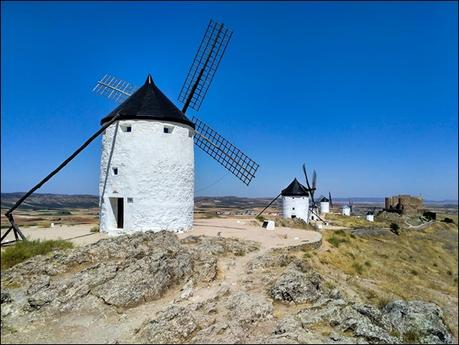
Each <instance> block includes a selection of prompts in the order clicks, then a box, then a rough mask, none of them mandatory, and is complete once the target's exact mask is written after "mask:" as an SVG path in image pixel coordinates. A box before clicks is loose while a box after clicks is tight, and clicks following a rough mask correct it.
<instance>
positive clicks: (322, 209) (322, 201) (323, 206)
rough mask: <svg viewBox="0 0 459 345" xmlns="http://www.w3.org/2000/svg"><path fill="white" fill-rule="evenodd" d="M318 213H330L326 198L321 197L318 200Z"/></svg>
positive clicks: (328, 201)
mask: <svg viewBox="0 0 459 345" xmlns="http://www.w3.org/2000/svg"><path fill="white" fill-rule="evenodd" d="M319 202H320V213H322V214H325V213H330V200H328V199H327V198H326V197H322V198H321V199H320V200H319Z"/></svg>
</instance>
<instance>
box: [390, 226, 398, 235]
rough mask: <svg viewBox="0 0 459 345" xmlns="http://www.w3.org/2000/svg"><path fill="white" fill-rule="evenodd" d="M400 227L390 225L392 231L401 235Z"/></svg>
mask: <svg viewBox="0 0 459 345" xmlns="http://www.w3.org/2000/svg"><path fill="white" fill-rule="evenodd" d="M399 230H400V226H399V225H398V224H397V223H390V231H392V232H393V233H394V234H396V235H399V234H400V232H399Z"/></svg>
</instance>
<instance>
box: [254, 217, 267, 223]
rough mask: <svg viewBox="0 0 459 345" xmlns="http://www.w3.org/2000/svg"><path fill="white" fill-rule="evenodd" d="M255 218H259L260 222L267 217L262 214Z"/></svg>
mask: <svg viewBox="0 0 459 345" xmlns="http://www.w3.org/2000/svg"><path fill="white" fill-rule="evenodd" d="M255 219H256V220H258V221H259V222H264V221H265V217H263V216H262V215H259V216H256V217H255Z"/></svg>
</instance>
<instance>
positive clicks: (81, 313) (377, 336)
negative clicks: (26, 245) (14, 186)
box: [1, 232, 452, 344]
mask: <svg viewBox="0 0 459 345" xmlns="http://www.w3.org/2000/svg"><path fill="white" fill-rule="evenodd" d="M257 248H258V246H257V245H256V243H253V242H248V241H241V240H234V239H228V238H206V237H188V238H186V239H184V240H181V241H180V240H178V238H177V236H176V235H175V234H172V233H169V232H160V233H143V234H135V235H131V236H124V237H119V238H112V239H107V240H102V241H99V242H98V243H95V244H93V245H89V246H86V247H81V248H75V249H70V250H67V251H58V252H54V253H52V255H50V256H40V257H35V258H32V259H30V260H28V261H26V262H24V263H22V264H19V265H17V266H15V267H13V268H12V269H10V270H7V271H5V272H2V294H1V303H2V308H1V313H2V322H1V325H2V341H4V337H3V336H5V335H6V336H7V337H6V339H7V340H6V341H4V342H13V341H14V342H26V343H27V342H30V341H31V340H33V341H38V340H39V339H44V340H46V341H51V342H52V341H55V342H62V341H63V340H66V341H67V340H68V339H67V338H66V337H67V333H66V332H68V331H69V330H76V331H75V332H77V333H76V335H75V336H74V337H73V338H72V340H75V339H78V336H81V335H82V332H87V329H88V325H91V327H92V328H91V332H94V333H97V332H100V331H101V330H103V329H107V328H109V329H110V331H109V332H107V334H105V335H104V336H103V337H100V338H97V340H98V341H97V342H120V343H124V342H135V343H209V342H211V343H268V344H275V343H276V344H277V343H282V344H298V343H324V344H362V343H385V344H389V343H451V342H452V337H451V334H450V332H449V330H448V328H447V327H446V326H445V323H444V320H443V314H442V311H441V310H440V308H439V307H438V306H436V305H434V304H431V303H426V302H422V301H410V302H406V301H393V302H391V303H389V304H387V305H386V306H385V307H384V308H378V307H376V306H373V305H369V304H362V303H357V302H356V301H354V300H351V299H349V298H347V297H346V296H345V295H344V294H343V293H342V292H341V291H340V290H339V289H337V288H335V289H329V288H327V286H329V285H328V284H324V283H323V281H324V278H323V277H321V276H320V275H319V274H318V273H317V272H315V271H314V270H313V269H312V268H311V267H310V266H309V265H308V264H306V263H305V260H301V259H299V258H298V256H297V255H295V253H293V252H288V251H285V252H282V251H279V250H278V251H269V252H265V254H264V255H256V254H255V251H256V250H257ZM252 252H253V253H254V254H253V255H249V256H247V257H245V258H241V256H245V255H247V254H249V253H252ZM236 264H238V265H239V266H237V270H236V271H233V273H232V274H228V273H230V271H231V270H234V269H236ZM234 272H236V273H234ZM236 275H237V277H235V276H236ZM225 276H226V277H225ZM228 276H231V278H230V279H229V278H228ZM226 278H228V279H229V280H227V281H226V280H225V279H226ZM88 315H89V316H88ZM131 318H137V319H136V320H135V322H132V323H131V324H130V326H129V327H125V328H123V327H124V326H125V324H126V323H128V321H131ZM88 320H89V321H88ZM93 320H97V322H94V321H93ZM85 322H86V323H85ZM98 323H100V324H98ZM15 324H19V325H21V328H19V329H15V330H14V331H8V329H13V328H14V327H13V326H14V325H15ZM52 324H54V326H53V327H55V328H54V331H55V333H54V335H55V334H58V336H55V338H53V337H52V335H53V333H52V330H50V327H52V326H51V325H52ZM63 325H64V326H63ZM69 325H72V326H69ZM97 327H98V328H97ZM119 328H123V329H122V330H119ZM8 332H9V333H8ZM78 332H80V333H78ZM112 333H116V335H115V334H112ZM32 335H33V339H31V338H30V337H31V336H32ZM38 335H39V336H40V337H38ZM21 337H22V338H21ZM59 337H60V338H59ZM64 338H65V339H64ZM37 339H38V340H37ZM92 339H94V338H92ZM69 342H70V340H69Z"/></svg>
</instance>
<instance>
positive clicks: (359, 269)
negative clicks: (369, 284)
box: [352, 262, 363, 275]
mask: <svg viewBox="0 0 459 345" xmlns="http://www.w3.org/2000/svg"><path fill="white" fill-rule="evenodd" d="M352 268H353V269H354V271H355V272H356V273H357V274H360V275H362V273H363V266H362V265H361V264H359V263H358V262H354V263H353V264H352Z"/></svg>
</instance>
